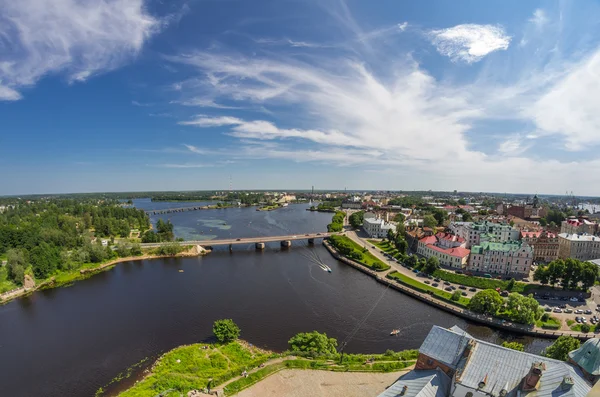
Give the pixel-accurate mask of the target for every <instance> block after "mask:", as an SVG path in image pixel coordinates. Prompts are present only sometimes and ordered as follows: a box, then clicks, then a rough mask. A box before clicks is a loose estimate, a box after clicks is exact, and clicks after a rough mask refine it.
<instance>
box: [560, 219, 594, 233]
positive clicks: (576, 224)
mask: <svg viewBox="0 0 600 397" xmlns="http://www.w3.org/2000/svg"><path fill="white" fill-rule="evenodd" d="M597 231H598V224H597V223H595V222H590V221H588V220H587V219H575V218H570V219H566V220H564V221H562V222H561V224H560V232H561V233H567V234H596V232H597Z"/></svg>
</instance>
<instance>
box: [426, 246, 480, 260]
mask: <svg viewBox="0 0 600 397" xmlns="http://www.w3.org/2000/svg"><path fill="white" fill-rule="evenodd" d="M428 247H429V248H431V249H433V250H435V251H437V252H442V253H444V254H446V255H450V256H454V257H457V258H464V257H465V256H468V255H469V254H470V253H471V250H469V249H467V248H462V247H456V248H442V247H438V246H437V245H428Z"/></svg>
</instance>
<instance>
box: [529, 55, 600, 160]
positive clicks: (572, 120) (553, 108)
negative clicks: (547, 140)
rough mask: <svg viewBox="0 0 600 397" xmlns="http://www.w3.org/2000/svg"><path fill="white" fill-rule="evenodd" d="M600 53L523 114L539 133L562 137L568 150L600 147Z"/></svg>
mask: <svg viewBox="0 0 600 397" xmlns="http://www.w3.org/2000/svg"><path fill="white" fill-rule="evenodd" d="M599 102H600V50H597V51H596V52H595V53H593V54H592V56H590V57H588V58H586V59H584V60H582V61H581V62H580V63H578V64H576V65H575V66H573V67H572V68H571V69H570V70H568V73H567V74H566V75H565V76H564V77H563V78H562V79H561V80H559V81H558V82H557V83H556V84H553V85H551V86H550V88H548V89H547V90H546V91H545V92H544V93H543V95H541V96H540V97H539V99H537V100H536V101H535V102H534V103H533V105H532V106H530V107H526V108H524V109H525V110H524V111H523V114H524V115H525V116H526V117H529V118H531V119H532V120H533V121H534V122H535V124H536V125H537V127H538V129H539V131H538V133H542V134H543V133H545V134H559V135H563V136H564V139H565V141H566V147H567V148H568V149H569V150H582V149H585V148H586V147H587V146H588V145H592V144H594V145H596V144H600V112H598V103H599Z"/></svg>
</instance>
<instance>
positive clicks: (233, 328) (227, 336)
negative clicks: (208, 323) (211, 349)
mask: <svg viewBox="0 0 600 397" xmlns="http://www.w3.org/2000/svg"><path fill="white" fill-rule="evenodd" d="M213 334H214V335H215V338H217V340H218V341H219V342H221V343H228V342H232V341H234V340H236V339H237V338H238V337H239V336H240V327H238V326H237V324H236V323H234V322H233V320H232V319H229V318H228V319H224V320H217V321H215V322H214V324H213Z"/></svg>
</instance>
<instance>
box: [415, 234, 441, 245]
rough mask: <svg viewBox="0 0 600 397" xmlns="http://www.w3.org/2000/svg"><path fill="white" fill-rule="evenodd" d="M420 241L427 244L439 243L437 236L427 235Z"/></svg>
mask: <svg viewBox="0 0 600 397" xmlns="http://www.w3.org/2000/svg"><path fill="white" fill-rule="evenodd" d="M419 242H420V243H423V244H427V245H429V244H435V243H437V238H435V236H427V237H423V238H422V239H420V240H419Z"/></svg>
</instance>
